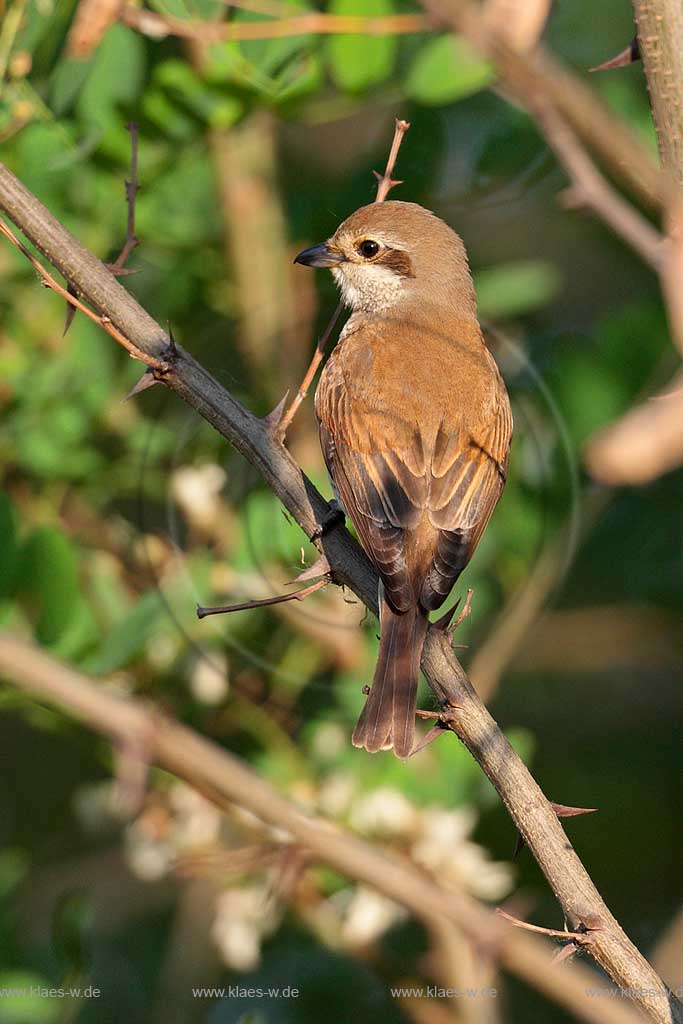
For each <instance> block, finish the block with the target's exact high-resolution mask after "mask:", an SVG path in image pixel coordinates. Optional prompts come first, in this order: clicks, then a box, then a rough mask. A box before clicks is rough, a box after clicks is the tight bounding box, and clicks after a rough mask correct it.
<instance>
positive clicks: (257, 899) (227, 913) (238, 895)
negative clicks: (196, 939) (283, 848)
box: [211, 885, 277, 971]
mask: <svg viewBox="0 0 683 1024" xmlns="http://www.w3.org/2000/svg"><path fill="white" fill-rule="evenodd" d="M268 903H269V901H268V895H267V890H266V888H265V887H264V886H258V885H251V886H243V887H242V888H239V889H227V890H226V891H225V892H223V893H221V894H220V896H219V897H218V900H217V901H216V917H215V920H214V923H213V927H212V929H211V934H212V936H213V939H214V942H215V943H216V945H217V946H218V949H219V950H220V953H221V956H222V957H223V961H224V962H225V964H226V965H227V966H228V967H232V968H234V969H235V970H237V971H249V970H252V969H253V968H254V967H257V966H258V964H259V961H260V959H261V940H262V939H263V937H264V936H266V935H269V934H270V933H271V932H272V931H273V930H274V929H275V926H276V924H277V917H276V915H275V913H274V912H273V909H272V907H271V908H269V906H268Z"/></svg>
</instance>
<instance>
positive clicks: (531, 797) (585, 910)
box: [0, 164, 683, 1024]
mask: <svg viewBox="0 0 683 1024" xmlns="http://www.w3.org/2000/svg"><path fill="white" fill-rule="evenodd" d="M0 208H1V209H3V210H4V211H5V213H6V214H7V215H8V216H9V217H10V219H11V220H12V221H13V222H14V223H15V224H16V225H17V227H19V228H20V229H21V231H22V232H23V233H24V234H25V235H26V236H27V237H28V238H29V239H30V240H31V241H32V242H33V244H34V245H35V246H36V247H37V248H38V249H39V250H40V251H41V252H42V253H43V254H44V255H45V256H46V257H47V258H48V260H49V261H50V262H51V263H52V264H53V265H54V266H55V267H57V268H58V269H59V270H60V272H61V273H62V274H63V275H64V276H65V277H66V278H67V280H68V281H69V283H70V284H71V285H72V287H73V289H74V290H75V291H76V292H77V293H78V294H79V295H81V296H82V297H83V298H85V299H86V300H87V301H88V302H89V303H90V304H91V305H93V306H94V307H95V308H96V310H97V311H98V312H99V313H100V314H101V315H103V316H105V317H106V318H107V320H108V321H110V322H111V324H112V325H113V326H114V328H116V329H117V330H118V331H119V332H121V334H123V335H125V336H126V338H127V339H129V341H130V342H131V343H132V344H133V345H134V346H135V347H136V348H137V349H139V350H141V352H143V353H144V354H145V355H146V356H147V357H148V358H149V359H152V360H155V361H157V362H158V363H159V365H160V366H161V368H156V369H155V368H153V369H152V370H151V372H152V373H153V374H154V376H155V377H158V378H159V379H160V380H162V381H163V383H164V384H166V385H167V386H168V387H169V388H171V390H173V391H175V392H176V393H177V394H179V395H180V397H181V398H182V399H183V400H184V401H185V402H187V403H188V404H189V405H190V406H192V407H193V408H194V409H195V410H196V411H197V412H199V414H200V415H201V416H203V417H204V418H205V419H206V420H207V421H208V422H209V423H211V424H212V426H214V427H215V428H216V429H217V430H218V431H219V432H220V433H221V434H223V436H224V437H226V438H227V439H228V440H229V441H231V442H232V444H233V445H234V446H235V447H236V448H237V449H238V451H240V452H241V453H242V454H243V455H244V456H245V458H247V459H248V460H249V461H250V462H251V463H252V465H254V466H255V467H256V468H257V469H258V471H259V472H260V473H261V475H262V476H263V478H264V480H265V481H266V482H267V483H268V485H269V486H270V487H271V488H272V490H273V491H274V492H275V494H276V495H277V496H278V497H279V499H280V500H281V501H282V503H283V504H284V506H285V507H286V508H287V510H288V511H289V512H290V514H291V515H292V516H293V517H294V518H295V519H296V520H297V522H298V523H299V525H300V526H301V527H302V529H303V530H304V531H305V533H306V534H307V536H308V537H309V538H311V537H313V535H314V533H315V531H316V528H317V526H318V524H319V523H320V522H321V521H322V519H323V516H324V514H325V512H326V511H327V508H328V506H327V503H326V502H325V501H324V499H323V498H322V496H321V495H320V493H319V492H318V491H317V490H316V489H315V487H314V486H313V484H311V482H310V481H309V480H308V479H307V478H306V477H305V475H304V474H303V472H302V470H301V469H300V467H299V466H297V465H296V463H295V462H294V460H293V459H292V457H291V456H290V454H289V453H288V452H287V451H286V449H285V448H284V447H283V446H282V445H281V444H280V443H279V442H278V441H277V439H276V438H275V437H274V436H273V433H272V432H271V431H270V430H269V429H268V425H267V424H266V423H265V422H264V421H262V420H259V419H257V418H256V417H255V416H253V415H252V414H251V413H250V412H248V411H247V410H246V409H245V408H244V407H243V406H242V405H240V403H239V402H237V401H236V400H235V399H234V398H233V397H232V395H230V393H229V392H227V391H226V390H225V389H224V388H223V387H221V385H220V384H219V383H218V382H217V381H216V380H214V379H213V377H212V376H211V375H210V374H209V373H208V372H207V371H206V370H205V369H204V368H203V367H202V366H201V365H200V364H199V363H197V362H196V361H195V360H194V359H193V358H192V356H190V355H189V354H188V353H187V352H185V351H184V350H183V349H181V348H180V347H176V346H175V345H173V344H172V343H171V340H170V339H169V337H168V336H167V335H166V333H165V332H164V331H163V330H162V328H161V327H160V326H159V325H158V324H157V323H156V322H155V321H154V320H153V319H152V317H150V316H149V314H148V313H147V312H146V311H145V310H144V309H142V307H141V306H139V305H138V303H137V302H136V301H135V299H134V298H133V297H132V296H131V295H130V294H129V293H128V292H127V291H126V290H125V289H124V288H123V287H122V286H121V285H120V284H119V282H118V281H117V280H116V279H115V277H113V275H112V274H111V273H110V272H109V271H108V270H107V268H106V267H105V266H104V265H103V264H102V263H101V262H100V261H99V260H98V259H96V257H94V256H93V255H92V254H91V253H89V252H88V251H87V250H86V249H84V248H83V246H82V245H80V243H79V242H78V241H77V240H76V239H75V238H73V236H72V235H71V234H70V233H69V232H68V231H67V230H66V229H65V228H64V227H62V225H61V224H60V223H59V222H58V221H57V220H56V219H55V218H54V217H53V216H52V215H51V214H50V212H49V211H48V210H47V209H46V208H45V207H44V206H43V205H42V204H41V203H40V201H39V200H38V199H36V197H35V196H33V195H32V194H31V193H30V192H29V191H28V190H27V189H26V188H25V187H24V186H23V185H22V184H21V182H20V181H18V179H17V178H16V177H15V176H14V175H13V174H12V173H11V172H10V171H9V170H8V169H7V168H6V167H4V166H3V165H2V164H0ZM316 545H317V546H318V548H319V550H320V551H321V553H324V554H325V555H326V557H327V559H328V562H329V564H330V566H331V568H332V571H333V574H334V578H335V580H336V582H338V583H342V584H344V585H346V586H348V587H349V588H350V589H351V590H353V591H354V593H356V594H357V595H358V597H360V599H361V600H362V601H364V603H365V604H366V605H367V606H368V607H369V608H371V609H372V610H373V611H374V612H376V611H377V575H376V573H375V570H374V568H373V567H372V566H371V564H370V562H369V561H368V559H367V557H366V556H365V554H364V552H363V551H362V550H361V549H360V547H359V546H358V544H357V543H356V542H355V541H354V540H353V539H352V538H351V535H350V534H349V533H348V532H347V531H346V530H344V529H340V528H337V529H334V530H332V531H331V532H329V533H328V534H326V535H325V536H323V537H322V538H320V539H319V540H317V541H316ZM422 668H423V670H424V672H425V675H426V677H427V680H428V682H429V684H430V686H431V688H432V690H433V692H434V694H435V695H436V698H437V700H438V701H439V702H440V703H441V704H442V705H443V706H444V709H445V710H444V724H445V725H447V726H448V728H450V729H451V730H452V731H453V732H455V734H456V735H457V736H458V737H459V739H460V740H461V741H462V742H463V743H464V744H465V746H466V747H467V748H468V750H469V751H470V752H471V754H472V755H473V757H474V758H475V759H476V760H477V761H478V763H479V764H480V765H481V767H482V768H483V770H484V772H485V773H486V775H487V776H488V778H489V779H490V781H491V782H492V783H493V785H494V786H495V788H496V790H497V791H498V793H499V795H500V797H501V799H502V800H503V803H504V804H505V806H506V808H507V809H508V811H509V813H510V815H511V816H512V818H513V820H514V822H515V825H516V827H517V828H518V830H519V832H520V834H521V835H522V837H523V839H524V841H525V842H526V844H527V846H528V847H529V849H530V850H531V851H532V853H533V855H534V857H535V858H536V860H537V862H538V864H539V866H540V867H541V869H542V871H543V873H544V874H545V876H546V878H547V880H548V883H549V885H550V886H551V888H552V891H553V892H554V894H555V896H556V897H557V899H558V901H559V902H560V904H561V906H562V910H563V912H564V914H565V916H566V918H567V920H568V922H569V925H570V927H571V929H572V930H573V931H580V930H583V929H585V931H586V941H585V948H586V949H587V950H588V951H589V952H590V953H591V955H592V956H593V957H594V958H595V959H596V961H597V962H598V963H599V964H600V965H601V966H602V967H604V969H605V970H606V971H607V973H608V974H609V975H610V977H611V978H612V979H613V980H614V982H615V983H616V984H617V985H618V986H619V987H621V988H622V989H625V990H627V992H628V994H629V996H630V997H631V998H632V999H633V1001H634V1002H635V1003H636V1004H637V1005H638V1006H640V1007H641V1008H642V1009H643V1010H644V1011H645V1012H646V1013H647V1014H649V1016H650V1018H651V1019H652V1020H654V1021H658V1022H662V1024H671V1022H680V1024H683V1008H682V1007H681V1005H680V1004H679V1003H678V1001H677V1000H676V999H675V998H674V997H673V996H672V995H671V993H670V992H669V991H668V990H667V989H666V987H665V986H664V984H663V982H662V981H661V979H660V978H659V977H658V976H657V974H656V973H655V971H654V970H653V969H652V967H651V966H650V964H648V962H647V961H646V960H645V958H644V957H643V956H642V954H641V953H640V952H639V951H638V950H637V949H636V947H635V946H634V945H633V944H632V943H631V942H630V940H629V939H628V937H627V936H626V934H625V933H624V931H623V930H622V929H621V927H620V925H619V924H618V922H617V921H616V920H615V918H614V917H613V916H612V914H611V913H610V911H609V910H608V908H607V906H606V905H605V903H604V901H603V900H602V897H601V896H600V894H599V892H598V890H597V889H596V887H595V885H594V884H593V882H592V880H591V878H590V876H589V875H588V872H587V871H586V869H585V868H584V866H583V864H582V863H581V861H580V860H579V858H578V856H577V854H576V853H575V851H574V850H573V848H572V846H571V844H570V843H569V841H568V839H567V836H566V834H565V832H564V829H563V828H562V826H561V825H560V822H559V821H558V819H557V816H556V815H555V812H554V811H553V809H552V807H551V805H550V803H549V802H548V800H547V799H546V797H545V796H544V795H543V793H542V792H541V790H540V788H539V786H538V785H537V783H536V782H535V780H534V779H533V778H532V776H531V774H530V773H529V771H528V770H527V768H526V766H525V765H524V764H523V763H522V761H521V760H520V759H519V757H518V756H517V755H516V754H515V752H514V751H513V749H512V747H511V746H510V744H509V742H508V740H507V739H506V737H505V736H504V734H503V733H502V731H501V730H500V728H499V727H498V726H497V724H496V723H495V721H494V720H493V718H492V717H491V715H490V714H489V712H488V711H487V709H486V708H485V706H484V705H483V704H482V702H481V700H480V699H479V697H478V696H477V694H476V692H475V690H474V688H473V687H472V685H471V683H470V681H469V679H468V678H467V675H466V674H465V672H464V670H463V669H462V667H461V665H460V664H459V662H458V661H457V659H456V657H455V655H454V653H453V650H452V648H451V646H450V644H449V641H448V638H447V637H446V636H445V635H444V633H443V632H440V631H438V630H434V629H431V630H430V632H429V635H428V637H427V642H426V643H425V648H424V653H423V659H422ZM190 739H191V741H192V742H191V743H190ZM186 742H187V743H190V746H191V745H192V744H197V743H200V742H202V741H200V740H199V738H198V737H186ZM168 753H169V758H170V759H172V757H173V751H172V750H169V752H168ZM204 753H205V754H206V756H207V758H208V760H209V761H210V762H211V763H212V764H213V765H214V770H215V772H216V779H220V778H221V777H222V770H221V768H220V766H219V765H218V764H216V762H215V760H212V758H213V757H214V754H213V753H211V752H206V751H205V752H204ZM209 753H211V756H209ZM172 763H173V762H172V760H171V765H172ZM223 784H224V783H223ZM264 785H265V784H264ZM270 799H271V798H270V797H269V799H268V800H264V804H263V810H264V812H265V811H266V810H267V807H266V805H267V804H268V803H269V801H270ZM373 884H374V883H373Z"/></svg>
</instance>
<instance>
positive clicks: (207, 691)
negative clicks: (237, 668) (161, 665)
mask: <svg viewBox="0 0 683 1024" xmlns="http://www.w3.org/2000/svg"><path fill="white" fill-rule="evenodd" d="M190 690H191V691H192V695H193V696H194V697H195V698H196V699H197V700H199V701H201V702H202V704H209V705H216V704H220V703H221V701H223V700H225V698H226V697H227V694H228V659H227V656H226V655H225V653H224V652H220V651H211V653H210V654H209V655H207V656H205V657H201V658H199V659H198V660H197V661H196V663H195V665H194V668H193V669H192V672H191V674H190Z"/></svg>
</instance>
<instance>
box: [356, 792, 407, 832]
mask: <svg viewBox="0 0 683 1024" xmlns="http://www.w3.org/2000/svg"><path fill="white" fill-rule="evenodd" d="M418 821H419V818H418V811H417V809H416V808H415V807H414V806H413V805H412V804H411V803H410V801H409V800H408V799H406V797H405V796H404V795H403V793H401V792H400V791H399V790H398V789H391V788H389V787H388V786H384V787H381V788H380V789H375V790H373V792H372V793H368V795H367V796H363V797H361V798H360V799H359V800H358V801H357V802H356V803H355V804H354V806H353V808H352V811H351V824H352V825H353V827H354V828H356V829H358V831H359V832H365V833H375V834H379V835H385V836H402V835H409V834H411V833H412V832H413V830H414V829H415V827H416V825H417V823H418Z"/></svg>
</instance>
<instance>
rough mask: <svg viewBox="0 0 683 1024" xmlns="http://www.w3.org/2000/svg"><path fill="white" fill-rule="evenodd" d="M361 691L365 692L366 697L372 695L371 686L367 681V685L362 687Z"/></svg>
mask: <svg viewBox="0 0 683 1024" xmlns="http://www.w3.org/2000/svg"><path fill="white" fill-rule="evenodd" d="M360 692H361V693H362V694H363V696H364V697H369V696H370V687H369V686H368V684H367V683H366V684H365V686H363V687H362V689H361V691H360Z"/></svg>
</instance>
